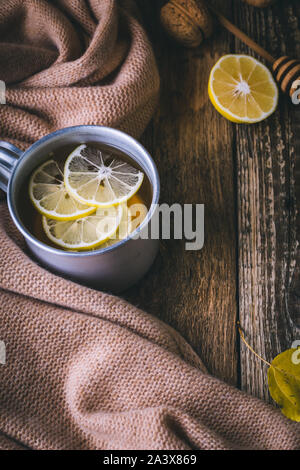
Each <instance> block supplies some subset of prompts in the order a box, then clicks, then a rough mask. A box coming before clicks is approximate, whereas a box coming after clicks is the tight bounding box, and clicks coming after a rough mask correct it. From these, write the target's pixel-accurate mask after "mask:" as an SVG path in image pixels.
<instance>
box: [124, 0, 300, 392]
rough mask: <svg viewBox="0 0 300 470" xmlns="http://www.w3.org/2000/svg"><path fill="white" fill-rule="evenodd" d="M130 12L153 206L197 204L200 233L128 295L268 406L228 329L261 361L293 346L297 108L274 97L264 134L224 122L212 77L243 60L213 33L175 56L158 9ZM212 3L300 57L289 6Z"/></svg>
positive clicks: (246, 355) (255, 368)
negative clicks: (149, 93) (151, 104)
mask: <svg viewBox="0 0 300 470" xmlns="http://www.w3.org/2000/svg"><path fill="white" fill-rule="evenodd" d="M138 3H139V5H140V8H141V10H142V12H143V17H144V19H145V25H146V28H147V29H148V31H149V35H150V36H151V39H152V41H153V44H154V49H155V53H156V56H157V60H158V64H159V68H160V73H161V78H162V91H161V99H160V105H159V109H158V111H157V113H156V115H155V117H154V120H153V121H152V123H151V125H150V126H149V128H148V130H147V132H146V133H145V135H144V137H143V142H144V144H145V146H146V147H147V148H148V149H149V151H150V152H151V154H152V155H153V157H154V159H155V160H156V162H157V165H158V168H159V172H160V176H161V183H162V195H161V202H167V203H169V204H172V203H174V202H179V203H204V204H205V210H206V214H205V224H206V226H205V247H204V249H203V250H202V251H200V252H196V253H195V252H187V251H185V250H184V243H183V242H178V241H165V242H163V243H162V246H161V253H160V256H159V257H158V259H157V260H156V263H155V265H154V266H153V268H152V270H151V271H150V273H149V274H148V275H147V277H146V278H145V279H144V280H143V281H141V283H140V284H139V285H138V286H137V287H135V288H134V289H132V290H131V291H129V292H127V293H126V296H125V297H126V298H127V299H129V300H130V301H132V302H134V303H135V304H138V305H139V306H140V307H142V308H144V309H145V310H146V311H148V312H150V313H152V314H154V315H157V316H158V317H160V318H161V319H162V320H164V321H166V322H167V323H169V324H171V325H172V326H173V327H174V328H176V329H177V330H178V331H179V332H180V333H181V334H182V335H183V336H185V338H186V339H187V340H188V341H189V342H190V344H191V345H192V346H193V347H194V349H195V350H196V351H197V352H198V353H199V355H200V356H201V357H202V359H203V360H204V362H205V363H206V365H207V367H208V369H209V371H210V372H211V373H212V374H214V375H216V376H218V377H220V378H222V379H224V380H226V381H227V382H230V383H232V384H239V385H241V388H242V389H243V390H246V391H247V392H250V393H251V394H253V395H256V396H258V397H261V398H264V399H266V400H269V399H270V397H269V393H268V387H267V374H266V368H265V367H264V365H263V364H262V363H261V362H260V361H259V360H257V359H256V358H255V356H254V355H253V354H252V353H251V352H249V350H247V349H246V347H245V346H244V344H243V343H240V342H239V339H237V337H236V328H235V322H236V320H237V319H238V318H239V319H240V321H241V323H242V325H243V327H244V330H245V335H246V338H247V340H248V341H249V343H250V344H251V345H252V346H253V347H254V348H255V350H256V351H257V352H258V353H259V354H260V355H261V356H263V357H264V358H265V359H267V360H268V361H271V360H272V359H273V358H274V357H275V356H276V355H277V354H278V353H280V352H282V351H283V350H285V349H287V348H289V347H290V346H291V344H292V342H293V341H294V340H297V339H300V330H299V328H300V255H299V239H298V236H299V235H298V232H297V230H298V228H299V212H298V211H297V208H298V207H299V198H300V116H299V114H300V107H299V108H296V109H295V108H294V107H293V106H292V105H291V104H290V103H289V102H288V100H287V98H286V97H282V98H281V100H280V105H279V109H278V110H277V111H276V113H275V114H274V115H273V116H272V117H271V118H270V119H268V120H267V121H265V122H263V123H261V124H258V125H252V126H235V125H233V124H231V123H229V122H227V121H226V120H225V119H223V118H222V117H221V116H219V115H218V113H217V112H216V111H215V110H214V109H213V107H212V106H211V104H210V103H209V101H208V96H207V81H208V74H209V71H210V70H211V68H212V66H213V65H214V63H215V62H216V61H217V59H218V58H219V57H220V56H221V55H223V54H226V53H234V52H236V53H250V54H251V55H253V53H252V51H250V50H249V49H247V47H246V46H244V45H243V44H241V43H240V42H239V41H238V40H236V39H234V38H232V37H231V36H230V35H229V34H228V33H226V32H223V31H222V29H221V28H220V27H219V28H216V33H215V35H214V38H213V39H212V40H210V41H207V42H206V43H205V44H204V45H202V46H201V47H200V48H199V49H196V50H185V49H182V48H180V47H179V46H178V45H175V44H173V43H172V42H170V40H168V38H167V37H166V36H165V35H164V34H163V32H162V30H161V28H160V25H159V6H160V5H161V4H162V3H163V2H160V1H159V0H157V1H156V2H144V1H143V0H139V1H138ZM214 4H215V6H217V7H219V8H220V9H221V11H222V12H223V13H224V14H225V15H226V16H227V17H228V18H229V19H232V20H233V21H234V22H235V23H236V24H237V26H239V27H240V28H241V29H243V30H244V31H245V32H246V33H247V34H249V35H250V36H251V37H252V38H253V39H254V40H255V41H257V42H258V43H259V44H261V46H263V47H265V48H266V49H267V50H268V51H269V52H270V53H271V54H272V55H274V56H275V57H280V56H283V55H292V56H293V57H299V58H300V33H299V25H298V18H300V5H299V4H298V2H297V0H294V1H292V0H289V1H288V2H277V3H276V4H275V5H274V7H272V8H271V9H269V8H268V9H266V10H258V9H255V8H253V7H250V6H247V5H246V4H244V3H242V2H239V1H238V0H236V1H229V0H228V2H226V4H225V2H224V1H221V0H219V1H217V0H216V2H214ZM231 13H233V16H232V17H231ZM237 267H238V269H237ZM237 287H238V289H237ZM237 346H238V347H237Z"/></svg>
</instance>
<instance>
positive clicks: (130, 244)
mask: <svg viewBox="0 0 300 470" xmlns="http://www.w3.org/2000/svg"><path fill="white" fill-rule="evenodd" d="M89 142H93V143H102V144H105V145H108V146H110V147H112V148H115V149H118V150H121V151H122V152H124V153H125V154H127V155H128V156H129V157H131V158H132V159H133V160H134V161H135V162H136V163H137V164H138V165H139V166H140V167H141V168H142V169H143V171H144V172H145V174H146V175H147V177H148V179H149V181H150V183H151V186H152V203H151V207H150V209H149V211H148V214H147V217H146V218H145V219H144V221H143V222H142V224H141V225H140V227H139V228H138V229H137V230H136V231H135V232H134V233H132V234H131V235H130V236H129V237H127V238H126V239H124V240H121V241H119V242H117V243H115V244H114V245H112V246H110V247H107V248H103V249H101V247H100V248H99V249H98V250H94V251H89V252H88V251H87V252H68V251H63V250H60V249H56V248H52V247H51V246H48V245H46V244H44V243H42V242H41V241H39V240H38V239H37V238H35V237H34V236H33V235H32V234H31V233H30V232H29V231H28V230H27V228H26V227H25V226H24V224H23V222H22V218H21V217H20V213H19V208H18V205H17V201H18V194H19V191H20V188H21V187H22V186H23V185H24V184H27V182H28V177H29V175H30V174H31V173H32V171H33V170H34V169H35V168H36V166H37V165H40V164H41V163H43V162H44V161H45V160H46V159H47V158H48V156H49V153H50V152H55V151H56V150H57V149H59V148H60V147H61V146H64V145H68V144H74V146H76V145H79V144H82V143H89ZM0 187H1V189H3V190H4V191H6V192H7V201H8V207H9V211H10V214H11V217H12V219H13V221H14V223H15V225H16V226H17V228H18V229H19V231H20V232H21V233H22V234H23V236H24V237H25V240H26V243H27V245H28V247H29V250H30V251H31V253H32V254H33V255H34V257H35V258H36V259H37V260H38V261H40V262H41V263H42V264H43V265H45V266H46V267H48V268H49V269H50V270H52V271H55V272H57V273H59V274H61V275H62V276H64V277H66V278H70V279H72V280H75V281H78V282H80V283H83V284H85V285H88V286H91V287H95V288H98V289H102V290H105V291H109V292H112V293H119V292H122V291H124V290H125V289H127V288H129V287H131V286H132V285H134V284H135V283H136V282H137V281H139V280H140V279H141V278H142V277H143V276H144V275H145V273H146V272H147V271H148V269H149V268H150V266H151V264H152V263H153V261H154V258H155V256H156V254H157V251H158V246H159V242H158V240H154V239H151V238H146V237H144V238H143V237H142V236H137V235H138V234H137V232H140V233H143V232H146V231H147V230H148V229H149V223H150V221H151V219H152V217H153V214H154V211H155V207H156V204H158V201H159V192H160V183H159V176H158V172H157V168H156V166H155V163H154V162H153V160H152V158H151V156H150V155H149V153H148V152H147V151H146V150H145V148H144V147H143V146H142V145H141V144H140V143H139V142H137V141H136V140H135V139H133V138H132V137H130V136H129V135H127V134H125V133H123V132H121V131H119V130H116V129H112V128H108V127H102V126H75V127H68V128H66V129H61V130H58V131H56V132H54V133H52V134H50V135H47V136H45V137H43V138H42V139H40V140H38V141H37V142H36V143H34V144H33V145H32V146H31V147H29V148H28V149H27V150H26V151H25V152H22V151H21V150H19V149H18V148H16V147H15V146H14V145H12V144H9V143H7V142H2V141H0ZM139 235H140V234H139Z"/></svg>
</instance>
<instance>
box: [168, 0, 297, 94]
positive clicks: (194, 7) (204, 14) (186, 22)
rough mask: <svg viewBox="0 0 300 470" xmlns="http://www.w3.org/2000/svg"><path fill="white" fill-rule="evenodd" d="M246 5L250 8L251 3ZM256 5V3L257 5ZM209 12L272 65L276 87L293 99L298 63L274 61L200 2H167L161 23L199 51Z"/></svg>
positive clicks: (209, 24)
mask: <svg viewBox="0 0 300 470" xmlns="http://www.w3.org/2000/svg"><path fill="white" fill-rule="evenodd" d="M247 1H248V0H247ZM249 3H252V4H253V0H251V2H249ZM258 3H259V2H258V1H256V2H255V4H257V5H258ZM267 3H270V2H266V1H260V4H261V6H265V5H266V4H267ZM209 10H210V11H211V12H212V13H213V15H214V16H215V17H216V18H217V20H218V21H219V23H220V24H221V25H222V26H224V28H225V29H227V31H229V32H230V33H232V34H233V35H234V36H235V37H237V38H238V39H240V40H241V41H242V42H243V43H244V44H246V45H247V46H249V47H250V48H251V49H253V50H254V51H255V52H256V53H257V54H259V55H260V56H261V57H263V58H264V59H265V60H266V61H267V62H269V63H270V64H272V68H273V72H274V75H275V79H276V81H277V83H278V85H279V87H280V88H281V90H282V91H283V92H284V93H286V94H288V95H290V96H292V95H293V93H294V92H295V90H297V88H299V86H300V61H299V60H296V59H292V58H290V57H288V56H283V57H280V58H279V59H275V58H274V57H272V55H271V54H269V53H268V52H267V51H266V50H265V49H263V48H262V47H261V46H260V45H259V44H257V43H256V42H255V41H253V40H252V39H251V38H250V37H249V36H247V35H246V34H245V33H244V32H243V31H241V30H240V29H239V28H237V26H235V25H234V24H233V23H231V22H230V21H229V20H228V19H227V18H225V16H223V15H222V14H221V13H219V12H218V11H217V10H216V9H215V8H214V7H212V6H211V5H210V4H208V3H204V2H203V1H202V0H170V1H169V2H168V3H167V4H166V5H165V6H164V7H163V8H162V10H161V21H162V24H163V26H164V28H165V29H166V31H167V32H168V34H170V35H171V36H172V37H173V38H174V39H176V40H177V41H178V42H180V43H182V44H183V45H185V46H187V47H198V46H199V45H200V44H201V43H202V42H203V40H204V39H206V38H208V37H209V36H210V35H211V34H212V31H213V20H212V17H211V15H210V13H209Z"/></svg>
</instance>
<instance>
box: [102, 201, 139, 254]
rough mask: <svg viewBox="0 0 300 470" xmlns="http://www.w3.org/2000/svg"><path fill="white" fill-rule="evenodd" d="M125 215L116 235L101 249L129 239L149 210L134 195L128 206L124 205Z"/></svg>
mask: <svg viewBox="0 0 300 470" xmlns="http://www.w3.org/2000/svg"><path fill="white" fill-rule="evenodd" d="M122 208H123V215H122V219H121V222H120V225H119V228H118V230H117V232H116V234H115V235H114V236H113V237H112V238H110V239H109V240H107V241H106V242H105V243H104V244H103V245H102V246H101V248H107V247H109V246H112V245H114V244H115V243H118V242H120V241H121V240H124V239H125V238H127V237H128V236H129V235H130V234H131V233H132V232H134V231H135V230H136V229H137V228H138V227H139V226H140V225H141V223H142V222H143V220H144V219H145V218H146V216H147V213H148V209H147V207H146V206H145V204H144V203H143V201H142V199H141V198H140V197H139V196H138V195H136V194H135V195H134V196H133V197H132V198H131V199H130V200H129V201H128V202H127V204H122Z"/></svg>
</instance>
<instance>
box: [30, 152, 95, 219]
mask: <svg viewBox="0 0 300 470" xmlns="http://www.w3.org/2000/svg"><path fill="white" fill-rule="evenodd" d="M29 196H30V199H31V201H32V203H33V205H34V206H35V208H36V209H37V210H38V211H39V212H40V213H41V214H43V215H44V216H46V217H49V218H51V219H55V220H74V219H78V218H81V217H85V216H86V215H90V214H92V213H93V212H95V211H96V208H95V207H93V208H91V207H90V206H88V205H86V204H82V203H81V202H78V201H77V200H76V199H74V198H73V197H72V196H70V195H69V193H68V192H67V191H66V188H65V184H64V175H63V172H62V170H61V169H60V167H59V165H58V163H57V162H56V161H55V160H48V161H47V162H46V163H43V164H42V165H41V166H39V167H38V168H37V170H35V172H34V173H33V174H32V176H31V178H30V182H29Z"/></svg>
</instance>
